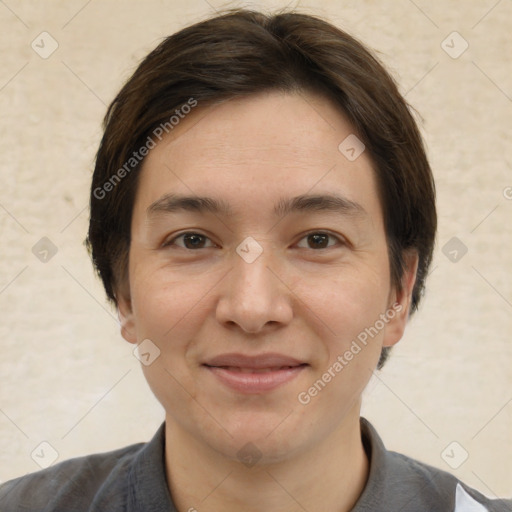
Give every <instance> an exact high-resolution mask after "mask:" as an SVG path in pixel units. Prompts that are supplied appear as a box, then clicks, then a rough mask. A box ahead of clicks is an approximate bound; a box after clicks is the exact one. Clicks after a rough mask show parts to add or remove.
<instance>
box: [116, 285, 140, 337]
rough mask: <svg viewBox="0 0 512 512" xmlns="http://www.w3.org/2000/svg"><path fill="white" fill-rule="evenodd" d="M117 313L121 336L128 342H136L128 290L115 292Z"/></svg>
mask: <svg viewBox="0 0 512 512" xmlns="http://www.w3.org/2000/svg"><path fill="white" fill-rule="evenodd" d="M116 299H117V314H118V316H119V323H120V325H121V336H122V337H123V338H124V339H125V340H126V341H127V342H128V343H134V344H136V343H137V336H136V334H135V318H134V315H133V309H132V301H131V297H130V293H129V291H128V290H122V291H121V292H120V293H119V294H116Z"/></svg>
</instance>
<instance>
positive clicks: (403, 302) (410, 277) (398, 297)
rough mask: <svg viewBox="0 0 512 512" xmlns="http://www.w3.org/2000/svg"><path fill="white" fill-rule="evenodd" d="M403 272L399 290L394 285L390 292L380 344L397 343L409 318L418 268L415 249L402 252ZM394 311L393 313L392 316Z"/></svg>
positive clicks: (389, 345) (385, 345)
mask: <svg viewBox="0 0 512 512" xmlns="http://www.w3.org/2000/svg"><path fill="white" fill-rule="evenodd" d="M404 263H405V265H404V266H405V268H404V274H403V276H402V282H401V284H402V287H401V290H397V289H396V287H394V288H393V289H392V290H391V293H390V300H389V302H388V312H387V313H386V316H387V317H388V318H389V321H388V323H387V324H386V330H385V333H384V341H383V343H382V346H384V347H391V346H393V345H395V343H398V342H399V341H400V339H401V338H402V336H403V334H404V331H405V326H406V325H407V320H408V318H409V310H410V308H411V301H412V291H413V289H414V285H415V283H416V272H417V270H418V253H417V251H416V250H411V251H406V253H405V254H404ZM393 312H394V315H393V316H392V314H393Z"/></svg>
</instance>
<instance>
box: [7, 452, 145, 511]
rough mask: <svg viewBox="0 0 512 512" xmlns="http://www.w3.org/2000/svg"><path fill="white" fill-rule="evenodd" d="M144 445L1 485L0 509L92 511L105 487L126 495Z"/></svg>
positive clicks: (73, 461) (67, 463) (71, 462)
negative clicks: (126, 486) (129, 476)
mask: <svg viewBox="0 0 512 512" xmlns="http://www.w3.org/2000/svg"><path fill="white" fill-rule="evenodd" d="M144 446H145V443H139V444H134V445H131V446H127V447H125V448H121V449H119V450H115V451H111V452H106V453H99V454H94V455H88V456H86V457H77V458H74V459H69V460H66V461H63V462H61V463H59V464H56V465H55V466H52V467H50V468H47V469H44V470H41V471H37V472H35V473H31V474H28V475H25V476H22V477H20V478H16V479H14V480H10V481H9V482H6V483H5V484H2V485H1V486H0V510H1V511H2V512H15V511H16V512H18V511H19V512H22V511H27V512H28V511H30V512H35V511H39V510H45V511H66V512H74V511H84V510H89V506H90V505H91V503H93V502H94V500H95V498H96V497H97V496H98V495H99V494H100V493H101V492H102V489H104V488H105V487H108V493H109V494H112V495H114V494H115V495H117V496H122V495H124V494H125V493H124V492H123V486H125V485H126V475H127V473H128V472H129V470H130V467H131V465H132V463H133V460H134V458H135V457H136V455H137V454H138V453H139V452H140V450H141V449H142V448H143V447H144ZM107 482H108V485H107V486H106V483H107ZM113 510H117V508H115V509H113Z"/></svg>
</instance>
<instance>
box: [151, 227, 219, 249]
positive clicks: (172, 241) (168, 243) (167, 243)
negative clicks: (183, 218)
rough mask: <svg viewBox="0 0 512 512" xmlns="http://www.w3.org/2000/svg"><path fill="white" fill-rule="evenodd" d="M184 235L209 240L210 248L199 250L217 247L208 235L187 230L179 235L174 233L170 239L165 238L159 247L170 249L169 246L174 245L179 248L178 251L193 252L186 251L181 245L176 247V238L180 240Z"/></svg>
mask: <svg viewBox="0 0 512 512" xmlns="http://www.w3.org/2000/svg"><path fill="white" fill-rule="evenodd" d="M185 235H199V236H202V237H204V238H206V239H207V240H209V241H210V242H211V244H212V245H211V246H208V247H201V249H209V248H210V247H212V246H216V245H217V244H216V243H215V242H214V241H213V240H212V239H211V238H210V237H209V236H208V235H205V234H204V233H201V232H200V231H190V230H188V231H182V232H181V233H176V234H174V235H173V236H172V237H171V238H166V239H165V240H164V242H163V243H162V245H161V247H170V246H172V245H174V246H176V247H179V248H180V249H185V250H188V251H193V250H195V249H188V248H187V247H182V246H181V245H177V244H176V243H175V242H176V240H177V239H178V238H181V237H182V236H185Z"/></svg>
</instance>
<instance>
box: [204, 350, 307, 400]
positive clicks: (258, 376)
mask: <svg viewBox="0 0 512 512" xmlns="http://www.w3.org/2000/svg"><path fill="white" fill-rule="evenodd" d="M308 366H309V365H308V364H307V363H304V362H302V361H299V360H297V359H295V358H290V357H288V356H285V355H282V354H262V355H258V356H245V355H242V354H223V355H221V356H217V357H215V358H213V359H210V360H208V361H207V362H206V363H204V364H203V367H204V368H206V369H207V370H208V371H209V372H210V373H211V374H212V375H213V376H214V377H215V378H216V380H217V381H219V382H220V383H221V384H222V385H224V386H226V387H228V388H230V389H231V390H234V391H236V392H239V393H244V394H261V393H265V392H269V391H272V390H274V389H276V388H278V387H280V386H282V385H284V384H286V383H288V382H290V381H291V380H293V379H294V378H295V377H297V376H298V375H299V374H300V373H301V372H302V371H304V370H305V369H306V368H307V367H308Z"/></svg>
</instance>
